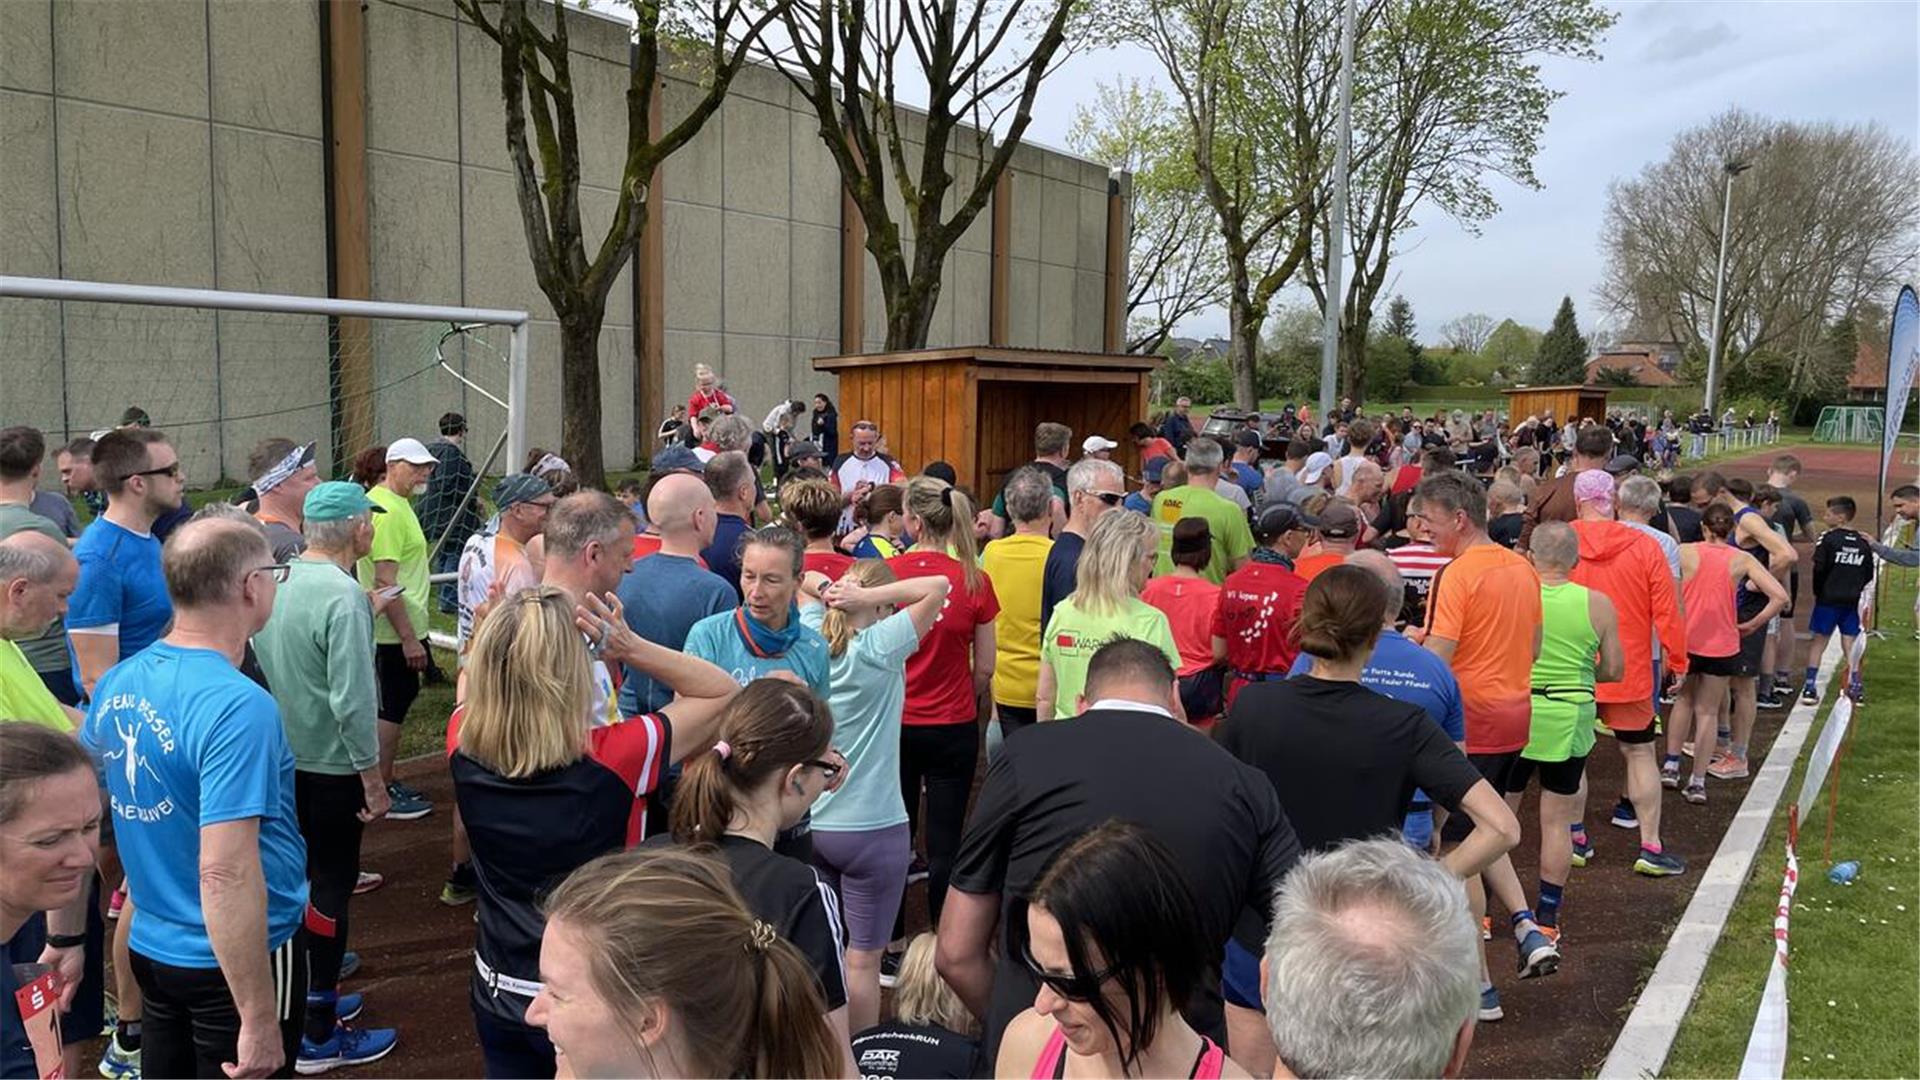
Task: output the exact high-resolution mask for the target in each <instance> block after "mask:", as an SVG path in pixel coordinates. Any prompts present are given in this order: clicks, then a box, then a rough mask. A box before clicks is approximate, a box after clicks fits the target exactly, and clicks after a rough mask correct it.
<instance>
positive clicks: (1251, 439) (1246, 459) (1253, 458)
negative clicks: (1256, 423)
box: [1229, 427, 1267, 506]
mask: <svg viewBox="0 0 1920 1080" xmlns="http://www.w3.org/2000/svg"><path fill="white" fill-rule="evenodd" d="M1229 466H1230V467H1231V469H1232V473H1231V476H1230V477H1229V478H1230V479H1231V480H1232V481H1233V482H1234V483H1236V484H1239V485H1240V490H1242V491H1244V492H1246V493H1247V499H1248V501H1250V502H1252V503H1253V504H1254V505H1255V506H1258V505H1260V499H1261V496H1262V495H1263V494H1265V488H1266V484H1267V480H1266V477H1264V476H1262V475H1260V433H1259V432H1258V431H1255V430H1254V429H1253V428H1250V427H1244V428H1241V429H1240V430H1239V431H1238V432H1236V433H1235V434H1234V436H1233V460H1232V461H1231V462H1229Z"/></svg>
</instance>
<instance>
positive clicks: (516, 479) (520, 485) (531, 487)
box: [493, 472, 553, 512]
mask: <svg viewBox="0 0 1920 1080" xmlns="http://www.w3.org/2000/svg"><path fill="white" fill-rule="evenodd" d="M552 491H553V485H552V484H549V483H547V482H546V481H545V480H542V479H540V478H539V477H537V476H534V475H533V474H532V473H523V472H517V473H508V474H507V475H505V476H503V477H501V478H500V482H499V483H497V484H495V485H493V505H494V506H495V507H497V508H499V509H500V510H501V511H503V512H504V511H506V510H507V509H508V508H509V507H513V506H517V505H519V504H520V503H523V502H532V501H533V500H535V499H537V498H539V497H540V496H542V495H546V494H548V493H550V492H552Z"/></svg>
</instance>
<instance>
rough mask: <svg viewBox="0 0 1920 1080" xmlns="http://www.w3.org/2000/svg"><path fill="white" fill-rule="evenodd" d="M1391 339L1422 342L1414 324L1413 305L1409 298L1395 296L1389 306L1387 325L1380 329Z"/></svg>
mask: <svg viewBox="0 0 1920 1080" xmlns="http://www.w3.org/2000/svg"><path fill="white" fill-rule="evenodd" d="M1380 329H1381V331H1382V332H1384V333H1385V334H1387V336H1389V337H1397V338H1404V339H1405V340H1407V341H1418V340H1420V334H1419V331H1418V329H1417V328H1416V327H1415V326H1414V322H1413V305H1412V304H1411V303H1408V302H1407V298H1406V297H1404V296H1400V295H1397V294H1396V295H1395V296H1394V298H1393V300H1392V301H1391V302H1389V303H1388V304H1387V324H1386V325H1385V326H1383V327H1381V328H1380Z"/></svg>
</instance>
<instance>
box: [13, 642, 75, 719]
mask: <svg viewBox="0 0 1920 1080" xmlns="http://www.w3.org/2000/svg"><path fill="white" fill-rule="evenodd" d="M7 720H24V721H26V722H27V723H29V724H39V725H40V726H41V727H48V728H52V729H53V730H55V731H60V732H69V733H70V732H72V731H73V722H72V721H71V720H69V719H67V714H66V710H64V709H62V708H60V703H59V702H58V701H55V700H54V697H53V694H52V693H51V692H50V691H49V690H48V689H47V684H46V683H44V682H41V681H40V676H39V675H37V674H35V672H34V670H33V665H32V664H30V663H28V662H27V655H26V654H25V653H23V652H21V651H20V646H18V645H15V644H14V643H13V642H11V641H8V640H7V639H5V638H0V721H7Z"/></svg>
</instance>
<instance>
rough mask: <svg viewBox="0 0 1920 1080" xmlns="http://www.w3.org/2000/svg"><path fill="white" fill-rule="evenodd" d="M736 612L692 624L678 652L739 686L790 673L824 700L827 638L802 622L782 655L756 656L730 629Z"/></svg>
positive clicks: (826, 689) (828, 686) (737, 634)
mask: <svg viewBox="0 0 1920 1080" xmlns="http://www.w3.org/2000/svg"><path fill="white" fill-rule="evenodd" d="M737 610H739V609H737V608H728V609H727V610H725V611H722V612H718V613H717V614H713V615H709V616H707V617H706V618H704V619H701V620H700V621H699V622H697V623H694V624H693V629H691V630H689V631H687V644H686V647H685V648H684V649H682V650H681V651H682V652H685V653H686V654H688V655H689V656H697V657H699V658H700V659H702V660H705V661H707V662H708V663H711V664H717V665H719V667H720V669H721V670H722V671H725V672H726V673H727V674H728V675H731V676H733V681H734V682H737V683H739V684H740V685H741V686H745V685H747V684H748V683H750V682H752V681H753V680H755V679H762V678H765V677H767V676H768V675H771V674H773V673H774V672H776V671H791V672H793V673H794V674H795V675H798V676H800V678H801V680H802V681H804V682H805V683H806V684H807V687H808V688H809V689H811V690H812V691H813V692H814V693H815V694H818V695H819V696H820V698H821V699H822V700H825V699H826V698H827V696H828V693H829V691H830V684H829V682H828V678H827V639H826V638H823V637H821V636H820V631H818V630H815V629H813V628H812V627H810V626H807V625H806V624H805V622H804V621H803V622H802V623H801V626H800V636H799V637H797V638H795V639H794V642H793V645H792V646H790V647H789V648H788V649H787V651H786V652H783V653H781V654H780V655H778V656H756V655H754V652H753V650H752V649H749V648H748V647H747V643H746V642H745V641H743V640H741V637H740V631H739V630H738V629H737V628H736V627H735V626H734V621H733V613H734V612H735V611H737Z"/></svg>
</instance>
